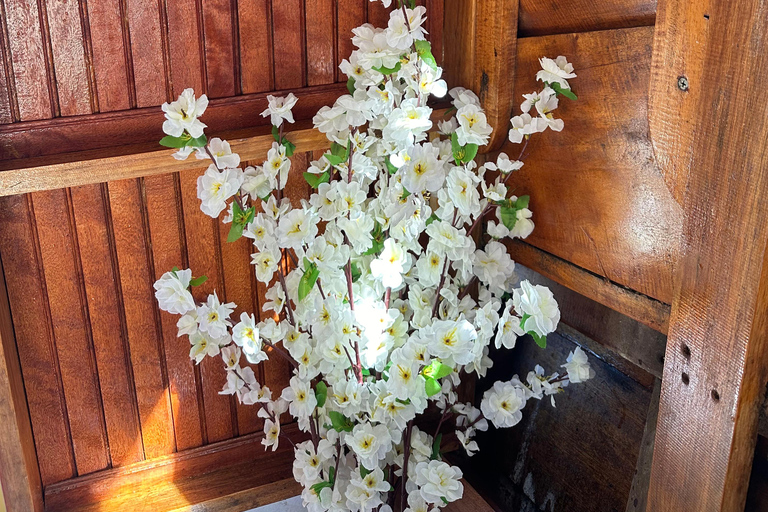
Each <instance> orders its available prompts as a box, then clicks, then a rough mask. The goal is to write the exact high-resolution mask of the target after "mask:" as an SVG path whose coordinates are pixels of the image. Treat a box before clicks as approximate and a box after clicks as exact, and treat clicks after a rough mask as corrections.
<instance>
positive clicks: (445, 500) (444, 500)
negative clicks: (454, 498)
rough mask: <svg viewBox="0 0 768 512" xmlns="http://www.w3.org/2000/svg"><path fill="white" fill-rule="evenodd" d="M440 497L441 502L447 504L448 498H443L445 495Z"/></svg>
mask: <svg viewBox="0 0 768 512" xmlns="http://www.w3.org/2000/svg"><path fill="white" fill-rule="evenodd" d="M440 499H441V500H443V503H445V504H446V505H447V504H448V500H447V499H445V496H440Z"/></svg>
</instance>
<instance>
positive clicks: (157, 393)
mask: <svg viewBox="0 0 768 512" xmlns="http://www.w3.org/2000/svg"><path fill="white" fill-rule="evenodd" d="M108 189H109V204H110V210H111V214H112V223H113V226H114V237H115V249H116V252H117V262H118V270H119V276H120V289H121V292H122V296H123V310H124V315H125V325H126V332H127V335H128V344H129V347H130V354H131V364H132V367H133V376H134V383H135V388H136V398H137V403H138V408H139V418H140V420H141V436H142V442H143V446H144V455H145V457H146V458H147V459H151V458H154V457H159V456H162V455H167V454H169V453H172V452H173V451H174V449H175V441H174V432H173V418H172V412H171V411H172V408H171V403H170V396H169V393H168V385H167V376H166V375H165V369H164V364H163V362H162V359H163V356H162V352H161V349H162V344H161V340H160V335H159V332H158V326H157V324H156V320H157V318H156V315H155V311H156V309H155V308H156V306H155V297H154V290H153V289H152V282H153V281H152V276H153V269H152V268H151V264H150V253H149V252H148V251H149V247H148V242H147V239H148V233H147V227H146V225H145V222H146V221H145V218H144V206H143V199H142V196H143V192H142V186H141V182H140V181H139V180H138V179H133V180H122V181H113V182H111V183H109V186H108Z"/></svg>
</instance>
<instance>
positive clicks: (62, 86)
mask: <svg viewBox="0 0 768 512" xmlns="http://www.w3.org/2000/svg"><path fill="white" fill-rule="evenodd" d="M45 5H46V14H47V22H48V32H49V34H50V38H51V49H52V54H53V68H54V70H55V73H56V92H57V93H58V102H59V110H60V112H61V115H62V116H74V115H78V114H90V113H91V112H92V110H91V91H90V84H89V83H88V72H87V70H86V62H85V48H84V44H85V37H84V34H83V31H82V27H81V20H80V6H79V2H78V0H57V1H54V2H51V1H49V2H45Z"/></svg>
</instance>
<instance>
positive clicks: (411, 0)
mask: <svg viewBox="0 0 768 512" xmlns="http://www.w3.org/2000/svg"><path fill="white" fill-rule="evenodd" d="M408 3H409V4H411V9H415V8H416V0H408Z"/></svg>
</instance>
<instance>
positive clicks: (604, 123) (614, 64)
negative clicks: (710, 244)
mask: <svg viewBox="0 0 768 512" xmlns="http://www.w3.org/2000/svg"><path fill="white" fill-rule="evenodd" d="M652 39H653V28H651V27H643V28H632V29H620V30H610V31H602V32H590V33H586V34H565V35H556V36H546V37H535V38H526V39H521V40H519V41H518V56H517V68H516V77H515V98H517V99H518V100H521V99H522V96H521V95H522V94H523V93H527V92H530V91H533V90H536V88H537V87H539V86H540V83H537V82H535V75H536V72H537V71H538V70H539V69H540V64H539V61H538V59H539V58H540V57H541V56H542V55H548V56H550V57H556V56H558V55H567V56H568V58H569V59H570V60H571V61H572V62H573V65H574V67H575V69H576V73H577V74H578V78H576V79H574V80H573V81H572V82H573V86H574V91H575V92H576V94H578V95H579V100H578V101H568V100H566V99H563V100H562V101H561V102H560V108H558V110H557V114H556V115H557V117H560V118H562V119H563V120H564V121H565V129H564V130H563V131H562V132H560V133H556V132H552V131H547V132H544V133H542V134H537V135H536V136H535V137H533V138H532V139H531V143H530V144H529V145H528V148H527V151H528V152H529V153H528V156H527V158H525V162H526V163H525V167H523V169H522V170H521V171H519V172H517V173H516V174H515V176H513V177H512V179H511V180H510V184H511V188H513V189H515V194H516V195H523V194H527V195H530V197H531V210H532V211H533V221H534V222H535V223H536V229H535V230H534V231H533V234H531V236H529V237H528V238H527V239H526V242H527V243H529V244H531V245H533V246H535V247H537V248H539V249H542V250H544V251H546V252H548V253H550V254H553V255H556V256H558V257H559V258H561V259H564V260H567V261H569V262H571V263H573V264H575V265H577V266H578V267H581V268H583V269H586V270H589V271H590V272H592V273H594V274H598V275H600V276H602V277H605V278H607V279H609V280H610V281H612V282H614V283H617V284H619V285H621V286H625V287H628V288H630V289H632V290H635V291H637V292H640V293H641V294H643V295H647V296H649V297H652V298H654V299H656V300H658V301H660V302H663V303H666V304H671V303H672V297H673V290H674V289H675V288H674V279H673V277H672V276H673V274H672V272H673V267H674V265H675V263H676V262H677V258H678V256H677V248H678V241H679V236H680V232H681V229H682V210H681V208H680V206H679V205H678V204H677V202H676V201H675V200H674V198H673V197H672V195H671V194H670V192H669V190H668V189H667V186H666V185H665V183H664V180H663V179H662V177H661V174H660V172H659V170H658V169H657V167H656V165H655V163H654V159H653V152H652V149H651V141H650V139H649V137H648V119H647V111H646V107H647V92H648V80H649V76H650V68H651V67H650V48H651V42H652ZM517 112H518V111H517V110H516V113H517ZM503 150H504V151H505V152H506V153H507V154H508V155H510V158H517V157H518V155H519V154H520V150H521V147H520V145H519V144H511V143H509V144H507V145H505V146H504V148H503ZM617 198H621V199H620V200H617ZM547 205H557V207H554V208H552V207H548V206H547ZM648 211H653V212H654V213H653V215H648V214H647V212H648ZM563 226H571V227H573V226H575V228H572V229H563ZM629 316H631V315H629Z"/></svg>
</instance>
